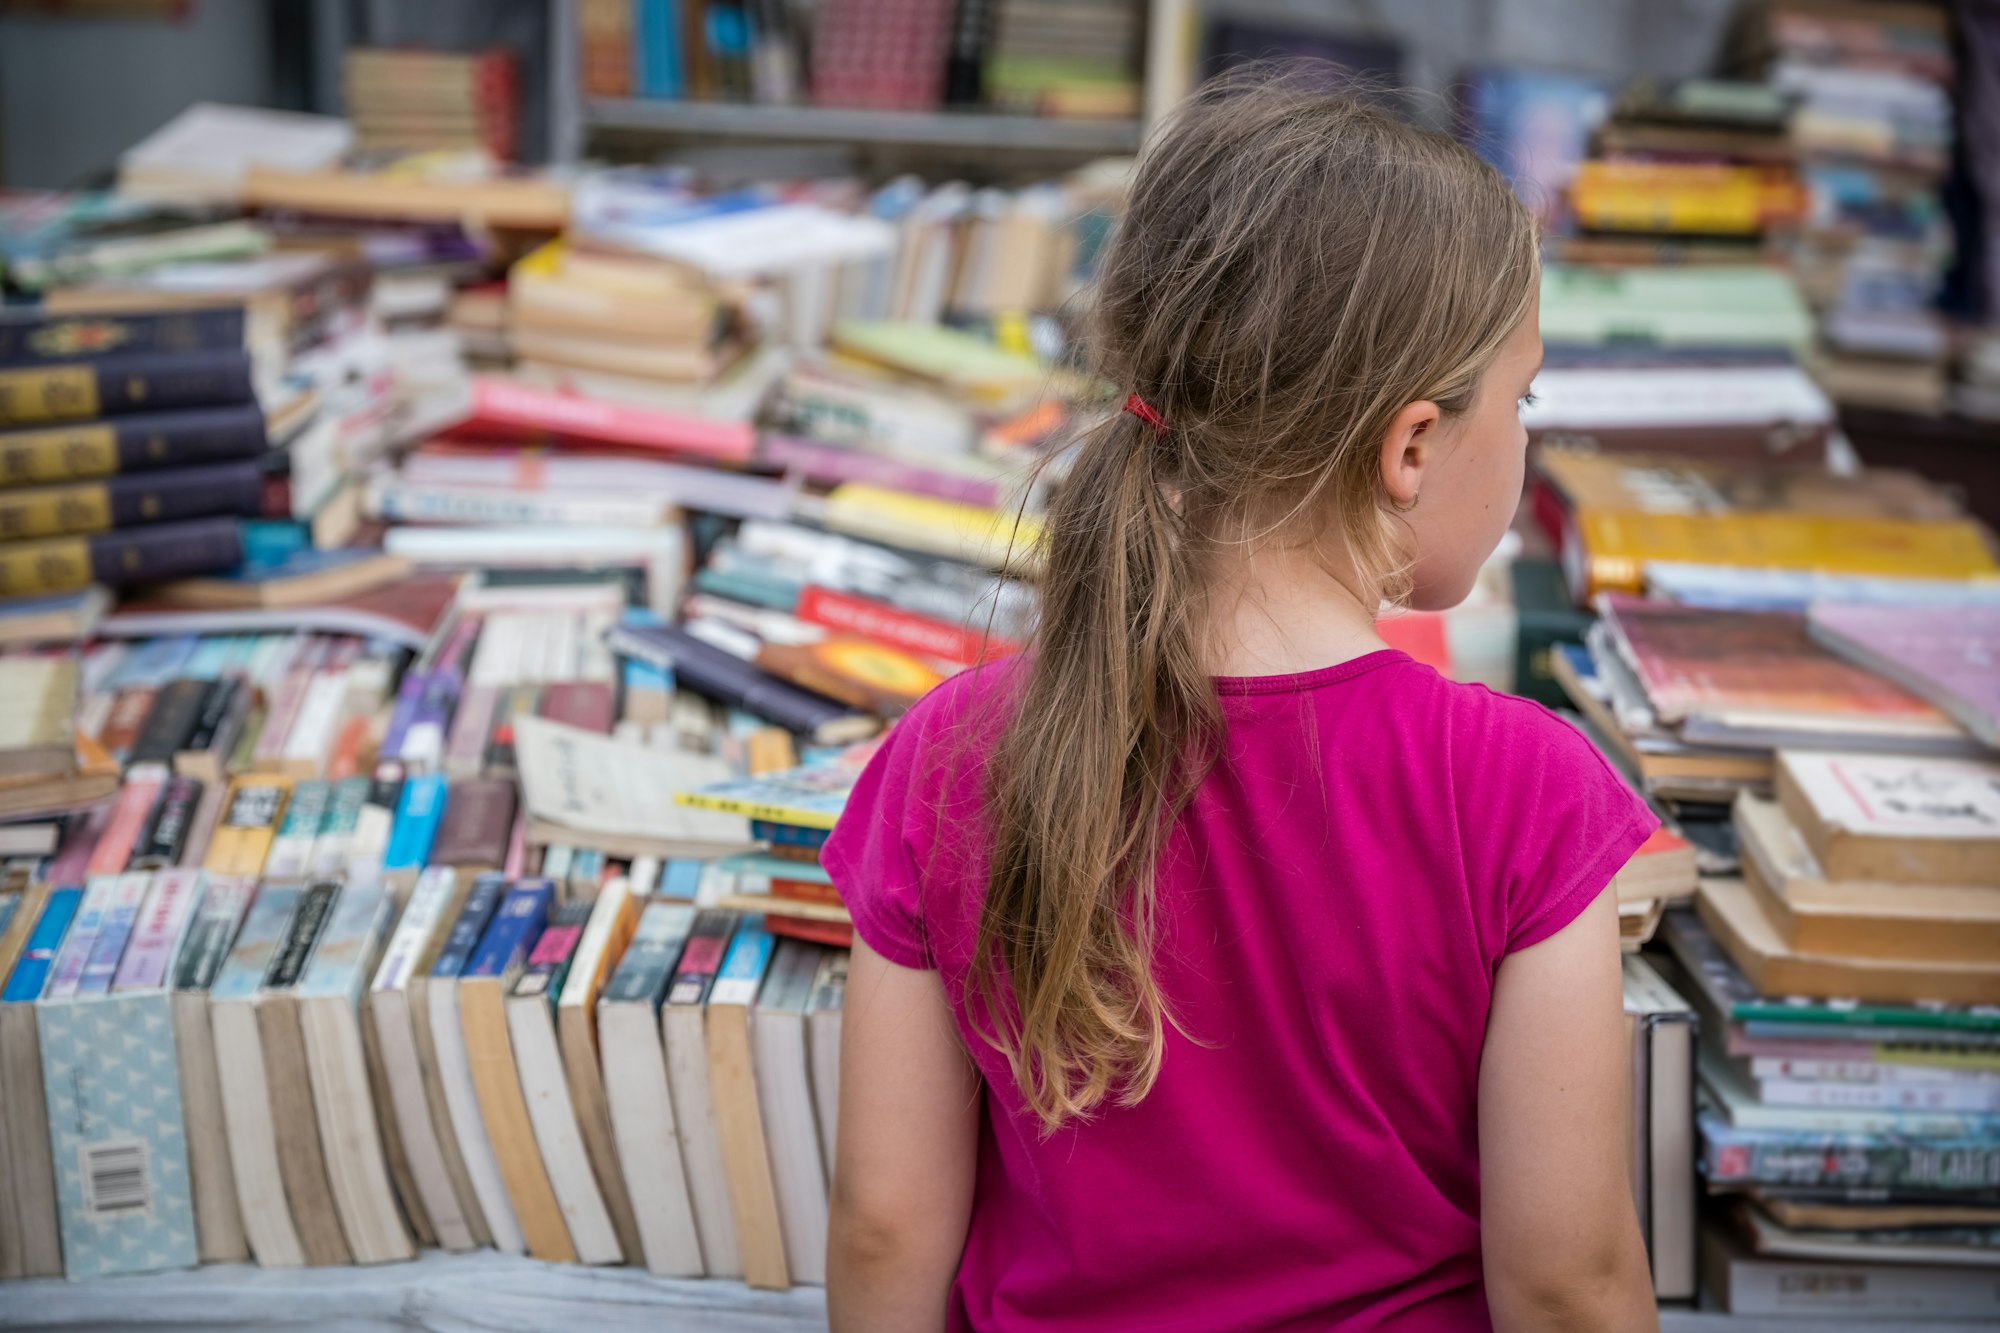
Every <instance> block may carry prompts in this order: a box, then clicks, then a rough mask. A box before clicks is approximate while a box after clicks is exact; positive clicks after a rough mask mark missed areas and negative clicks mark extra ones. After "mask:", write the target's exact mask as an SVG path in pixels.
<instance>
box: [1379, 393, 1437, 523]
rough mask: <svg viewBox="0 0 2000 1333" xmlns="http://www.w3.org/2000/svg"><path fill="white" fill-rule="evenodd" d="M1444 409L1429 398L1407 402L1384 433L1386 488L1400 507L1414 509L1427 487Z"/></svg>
mask: <svg viewBox="0 0 2000 1333" xmlns="http://www.w3.org/2000/svg"><path fill="white" fill-rule="evenodd" d="M1443 419H1444V410H1443V409H1442V408H1440V407H1439V406H1438V405H1437V404H1436V403H1433V402H1431V401H1430V400H1429V399H1427V398H1420V399H1418V400H1417V401H1416V402H1414V403H1410V404H1408V405H1406V406H1405V407H1404V408H1403V410H1402V411H1400V412H1398V413H1396V415H1395V417H1394V419H1393V420H1391V421H1390V422H1389V429H1388V430H1386V431H1384V432H1383V433H1382V489H1383V490H1385V491H1387V492H1388V494H1389V503H1390V504H1391V505H1392V506H1394V507H1395V508H1397V509H1399V510H1403V509H1413V508H1415V507H1416V504H1417V497H1418V496H1419V495H1421V494H1422V493H1423V489H1424V469H1425V468H1426V467H1427V466H1428V465H1429V464H1430V462H1431V461H1432V450H1433V448H1434V447H1435V445H1436V444H1437V430H1438V423H1439V422H1440V421H1442V420H1443Z"/></svg>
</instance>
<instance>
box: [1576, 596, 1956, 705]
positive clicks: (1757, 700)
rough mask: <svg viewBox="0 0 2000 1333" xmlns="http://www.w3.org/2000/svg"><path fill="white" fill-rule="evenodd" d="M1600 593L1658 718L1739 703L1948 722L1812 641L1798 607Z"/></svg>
mask: <svg viewBox="0 0 2000 1333" xmlns="http://www.w3.org/2000/svg"><path fill="white" fill-rule="evenodd" d="M1600 600H1601V605H1602V608H1603V610H1604V612H1605V614H1606V617H1607V618H1608V619H1609V620H1610V622H1611V626H1612V628H1613V630H1614V631H1615V632H1616V634H1617V636H1618V637H1619V638H1620V639H1621V640H1623V642H1624V645H1625V647H1626V648H1627V649H1628V650H1629V656H1630V659H1631V665H1632V669H1633V670H1634V671H1635V672H1637V673H1638V676H1639V679H1640V682H1641V683H1642V684H1643V685H1644V686H1645V687H1646V697H1647V698H1649V699H1651V700H1652V703H1653V707H1654V709H1655V710H1656V711H1658V713H1659V715H1660V720H1661V721H1662V722H1668V723H1675V722H1681V721H1684V720H1686V719H1687V718H1688V717H1690V716H1693V715H1698V714H1712V713H1727V712H1732V711H1743V712H1761V713H1784V714H1797V715H1810V716H1817V717H1879V718H1896V719H1899V720H1902V721H1906V722H1912V723H1925V722H1931V723H1936V724H1937V725H1938V726H1940V727H1946V728H1949V726H1950V724H1949V723H1947V722H1946V721H1945V720H1944V718H1943V717H1942V715H1941V714H1939V712H1938V711H1937V710H1936V709H1935V708H1932V707H1931V706H1930V705H1929V704H1927V703H1925V702H1924V701H1923V700H1921V699H1919V698H1917V697H1916V696H1915V695H1912V694H1911V693H1909V692H1908V691H1907V690H1904V689H1902V688H1901V687H1899V686H1896V685H1893V684H1891V683H1890V682H1888V681H1886V680H1884V679H1882V678H1881V677H1880V676H1878V675H1876V674H1875V673H1874V672H1872V671H1864V670H1862V669H1861V668H1860V667H1858V666H1855V665H1853V664H1852V663H1850V662H1843V661H1842V660H1841V659H1840V658H1838V657H1835V656H1834V655H1833V654H1832V653H1830V652H1828V651H1827V650H1826V649H1824V648H1822V647H1820V646H1819V645H1818V644H1816V643H1814V642H1813V641H1812V639H1811V638H1810V637H1808V635H1807V634H1806V618H1805V617H1804V616H1802V615H1798V614H1795V613H1793V612H1790V611H1716V610H1707V609H1704V608H1701V607H1693V606H1681V605H1679V604H1678V603H1674V602H1654V601H1647V600H1645V599H1644V598H1639V597H1629V596H1624V595H1621V594H1615V593H1613V594H1607V595H1606V596H1605V597H1604V598H1602V599H1600Z"/></svg>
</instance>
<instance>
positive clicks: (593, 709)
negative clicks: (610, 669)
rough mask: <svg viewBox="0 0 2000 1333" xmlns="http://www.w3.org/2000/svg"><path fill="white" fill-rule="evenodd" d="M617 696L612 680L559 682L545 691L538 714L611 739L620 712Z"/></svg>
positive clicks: (538, 707)
mask: <svg viewBox="0 0 2000 1333" xmlns="http://www.w3.org/2000/svg"><path fill="white" fill-rule="evenodd" d="M615 696H616V691H615V690H614V689H613V688H612V686H611V683H610V682H609V681H603V680H559V681H556V682H555V683H554V684H552V685H548V686H545V687H544V688H543V690H542V693H541V697H540V698H538V699H536V701H535V711H536V712H537V713H538V714H540V715H541V716H542V717H545V718H548V719H550V720H551V721H555V722H562V723H566V724H568V725H569V726H572V727H581V728H582V729H583V730H585V731H591V732H595V733H597V734H598V735H600V736H609V735H610V734H611V723H612V722H613V721H614V720H615V714H616V712H617V699H616V697H615Z"/></svg>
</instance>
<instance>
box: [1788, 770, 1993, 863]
mask: <svg viewBox="0 0 2000 1333" xmlns="http://www.w3.org/2000/svg"><path fill="white" fill-rule="evenodd" d="M1777 795H1778V804H1779V805H1780V806H1782V807H1783V808H1784V811H1785V814H1786V816H1787V817H1789V818H1790V819H1791V821H1792V824H1793V826H1794V827H1795V828H1797V829H1798V831H1799V833H1800V834H1801V835H1802V836H1803V837H1804V838H1805V840H1806V843H1807V845H1808V846H1809V847H1811V848H1812V851H1813V855H1814V856H1815V857H1817V858H1818V860H1819V863H1820V865H1821V867H1822V868H1824V870H1825V872H1826V874H1827V876H1828V878H1831V879H1857V880H1872V881H1876V882H1887V883H1893V884H1940V885H1945V884H1957V885H1967V886H1976V885H1988V886H1990V885H1993V884H1996V883H2000V764H1996V763H1992V762H1986V761H1975V760H1963V761H1953V760H1945V759H1918V758H1910V757H1905V756H1895V755H1846V754H1819V753H1807V752H1804V751H1787V752H1785V753H1783V754H1781V755H1780V756H1779V759H1778V770H1777Z"/></svg>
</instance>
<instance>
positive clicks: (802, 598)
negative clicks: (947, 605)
mask: <svg viewBox="0 0 2000 1333" xmlns="http://www.w3.org/2000/svg"><path fill="white" fill-rule="evenodd" d="M792 614H794V615H796V616H797V617H798V618H799V619H800V620H803V621H805V622H806V623H807V624H809V625H821V626H824V627H825V628H827V629H830V630H835V631H837V632H839V633H842V634H856V635H859V636H861V637H862V638H864V639H874V640H876V641H878V642H880V643H886V644H888V645H889V646H890V647H891V648H900V649H902V650H903V651H904V652H907V653H915V654H917V655H918V656H920V657H935V658H938V659H940V660H941V661H945V662H951V663H954V664H956V665H958V666H977V665H979V663H981V662H983V661H985V660H987V659H988V658H993V657H1004V656H1006V655H1007V654H1009V653H1012V652H1014V651H1016V650H1017V649H1018V648H1019V647H1020V645H1019V644H1016V643H1013V642H1011V641H1010V640H1007V639H1002V638H999V637H998V636H995V637H993V638H988V637H987V636H986V635H984V634H982V633H980V632H979V631H978V630H974V629H967V628H965V627H964V626H960V625H952V624H949V623H947V622H945V621H942V620H933V619H932V618H931V617H929V616H920V615H918V614H916V613H915V612H914V611H905V610H903V609H902V608H900V607H895V606H888V605H885V604H884V603H881V602H876V601H871V600H870V599H868V598H866V597H857V596H855V595H854V594H853V593H848V592H837V591H835V590H834V589H832V588H822V587H817V586H809V587H807V588H806V589H805V590H804V591H803V592H801V593H800V594H799V604H798V606H797V608H796V609H795V610H794V611H793V612H792Z"/></svg>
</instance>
